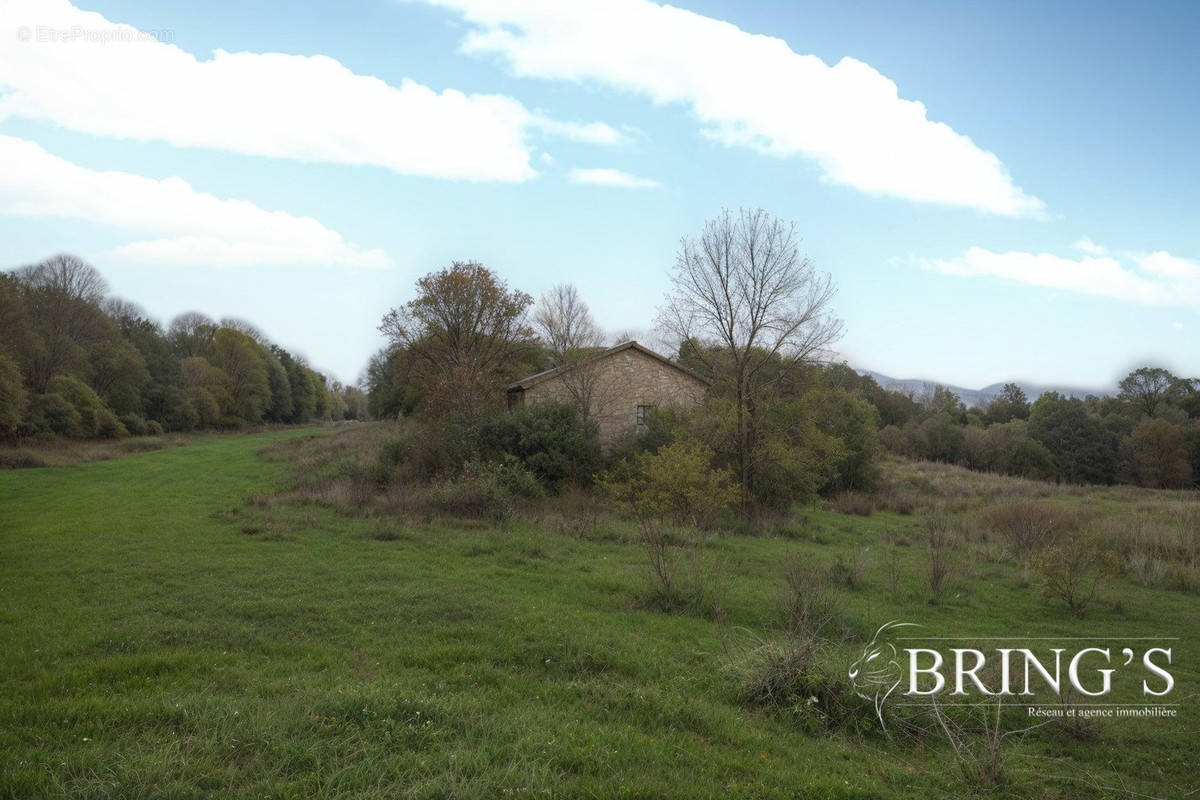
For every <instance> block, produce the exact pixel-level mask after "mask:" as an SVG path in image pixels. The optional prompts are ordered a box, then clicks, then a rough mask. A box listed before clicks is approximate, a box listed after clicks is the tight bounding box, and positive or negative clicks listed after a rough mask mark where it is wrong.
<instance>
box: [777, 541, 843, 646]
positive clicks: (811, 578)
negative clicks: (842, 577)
mask: <svg viewBox="0 0 1200 800" xmlns="http://www.w3.org/2000/svg"><path fill="white" fill-rule="evenodd" d="M785 578H786V579H787V593H786V594H785V595H784V618H785V622H786V627H787V631H788V632H789V633H790V634H791V635H793V636H796V637H799V638H802V639H813V638H817V637H821V636H825V635H827V634H828V632H829V631H828V629H829V628H831V627H835V626H836V625H837V624H838V622H839V620H840V618H841V613H840V611H839V609H838V603H837V595H836V593H835V592H834V590H833V587H832V586H831V585H830V581H829V578H828V577H827V575H826V574H825V573H824V572H822V571H821V570H819V569H817V568H816V566H815V565H814V564H812V562H811V561H809V560H807V559H803V558H796V559H795V560H794V561H792V563H791V564H790V565H789V566H788V568H787V571H786V572H785Z"/></svg>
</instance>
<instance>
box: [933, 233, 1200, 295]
mask: <svg viewBox="0 0 1200 800" xmlns="http://www.w3.org/2000/svg"><path fill="white" fill-rule="evenodd" d="M1096 247H1097V248H1098V249H1099V250H1101V251H1103V252H1107V250H1105V249H1104V248H1100V247H1099V245H1097V246H1096ZM922 264H923V265H924V266H925V267H927V268H929V269H933V270H936V271H938V272H942V273H945V274H947V275H965V276H991V277H996V278H1004V279H1006V280H1011V281H1016V282H1019V283H1027V284H1031V285H1034V286H1044V287H1047V288H1053V289H1063V290H1066V291H1071V292H1078V293H1081V294H1093V295H1101V296H1105V297H1114V298H1117V299H1120V300H1129V301H1133V302H1136V303H1141V304H1143V305H1151V306H1171V307H1185V308H1196V307H1200V263H1197V262H1195V261H1190V260H1188V259H1184V258H1179V257H1178V256H1173V255H1171V254H1170V253H1166V252H1161V251H1160V252H1155V253H1127V254H1124V255H1123V256H1122V257H1121V258H1118V257H1116V256H1111V255H1104V256H1092V255H1084V256H1082V257H1081V258H1079V259H1078V260H1076V259H1071V258H1064V257H1062V256H1058V255H1054V254H1051V253H1037V254H1034V253H1022V252H1007V253H993V252H991V251H989V250H985V249H983V248H982V247H971V248H969V249H968V250H967V251H966V252H965V253H964V254H963V255H961V256H959V257H958V258H955V259H950V260H940V259H927V260H925V261H923V262H922Z"/></svg>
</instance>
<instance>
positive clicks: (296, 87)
mask: <svg viewBox="0 0 1200 800" xmlns="http://www.w3.org/2000/svg"><path fill="white" fill-rule="evenodd" d="M3 7H4V21H3V23H0V119H3V118H5V117H12V116H17V117H27V118H31V119H39V120H48V121H51V122H54V123H57V124H59V125H62V126H64V127H67V128H70V129H72V130H75V131H81V132H84V133H90V134H96V135H101V136H115V137H120V138H127V139H135V140H139V141H145V140H160V141H165V142H169V143H171V144H173V145H177V146H181V147H205V148H213V149H218V150H229V151H233V152H237V153H245V154H249V155H259V156H271V157H278V158H291V159H299V160H304V161H327V162H335V163H341V164H371V165H376V166H382V167H386V168H389V169H392V170H395V171H396V172H400V173H405V174H412V175H425V176H430V177H435V178H447V179H458V180H473V181H492V180H494V181H523V180H527V179H530V178H533V177H535V176H536V175H537V173H536V171H535V170H534V168H533V167H532V166H531V164H530V154H531V148H530V146H529V145H528V144H527V142H526V138H527V134H528V133H529V132H530V131H537V130H540V131H542V132H544V133H546V134H549V135H555V136H567V137H569V138H572V139H577V140H581V141H585V142H593V143H596V142H599V143H614V142H617V141H621V140H622V139H623V138H624V137H623V135H622V134H621V133H619V132H618V131H616V130H615V129H614V128H612V127H610V126H608V125H604V124H603V123H587V124H583V123H572V122H556V121H554V120H550V119H548V118H546V117H545V116H544V115H541V114H535V113H532V112H530V111H529V110H527V109H526V108H525V107H524V106H523V105H522V104H521V103H519V102H518V101H516V100H514V99H512V98H510V97H506V96H503V95H496V94H471V95H467V94H463V93H462V92H460V91H456V90H454V89H446V90H444V91H441V92H438V91H435V90H433V89H430V88H429V87H426V86H422V85H421V84H419V83H416V82H414V81H411V80H404V81H402V82H401V83H400V85H399V86H391V85H389V84H387V83H385V82H384V81H382V80H380V79H379V78H375V77H371V76H368V75H358V74H355V73H354V72H351V71H350V70H349V69H347V68H346V67H345V66H343V65H342V64H341V63H340V62H338V61H336V60H335V59H332V58H329V57H327V56H320V55H316V56H300V55H285V54H282V53H228V52H225V51H223V50H217V51H216V52H215V53H214V55H213V57H212V58H211V59H209V60H207V61H201V60H198V59H197V58H196V57H195V56H193V55H192V54H190V53H188V52H186V51H184V50H182V49H180V48H179V47H177V46H175V45H173V44H169V43H166V42H164V41H160V40H156V39H154V38H153V37H151V36H145V35H143V36H141V37H139V38H137V40H136V41H125V40H122V39H121V37H127V38H128V37H138V34H139V32H138V31H137V30H136V29H135V28H132V27H130V26H128V25H120V24H116V23H113V22H110V21H109V20H107V19H105V18H104V17H103V16H101V15H100V14H97V13H93V12H88V11H82V10H80V9H77V8H75V7H74V6H72V5H71V4H70V3H69V2H66V0H4V4H3ZM88 34H92V35H88ZM97 34H99V35H97ZM106 39H108V40H107V41H106Z"/></svg>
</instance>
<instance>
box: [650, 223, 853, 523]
mask: <svg viewBox="0 0 1200 800" xmlns="http://www.w3.org/2000/svg"><path fill="white" fill-rule="evenodd" d="M672 284H673V285H674V291H673V293H672V294H671V295H670V296H669V297H668V300H667V303H666V305H665V306H664V307H663V308H662V309H661V310H660V313H659V319H658V326H659V329H660V330H661V331H662V333H663V335H664V338H667V339H669V340H672V341H674V342H675V343H677V344H678V345H680V346H681V347H682V346H684V345H685V344H688V343H690V344H692V345H696V346H693V347H690V348H688V349H689V351H690V354H691V355H692V356H694V357H695V358H697V359H698V360H700V361H701V362H702V363H704V364H705V366H706V367H707V368H708V369H709V371H710V372H712V373H713V374H714V375H716V376H717V377H718V379H719V380H722V381H725V382H727V383H728V384H729V385H730V388H731V390H732V391H731V394H732V397H733V400H734V414H735V415H736V420H735V426H736V428H735V433H736V437H737V441H736V458H737V464H736V466H737V469H738V473H739V479H740V482H741V487H742V502H743V505H745V504H746V503H747V502H748V500H749V495H750V490H751V488H752V485H753V461H754V453H755V450H756V445H757V442H756V433H755V425H754V421H755V420H754V416H755V412H756V408H757V407H758V401H759V400H760V399H761V396H762V394H763V392H764V390H765V387H766V386H767V385H768V384H769V383H771V382H772V381H775V380H778V378H779V376H780V375H783V374H786V372H787V371H788V369H789V368H790V367H793V366H796V365H799V364H802V363H805V362H813V361H818V360H821V359H823V358H825V357H826V356H827V355H828V348H829V347H830V345H832V344H833V343H834V342H835V341H837V339H839V338H840V337H841V334H842V324H841V322H840V321H839V320H837V319H836V318H835V317H834V316H833V315H832V314H831V312H830V309H829V305H830V302H831V301H832V299H833V296H834V292H835V289H834V285H833V282H832V279H831V278H830V277H829V276H828V275H827V274H823V273H820V272H818V271H817V270H816V269H815V267H814V266H813V264H812V262H810V261H809V260H808V259H807V258H805V257H802V256H801V255H800V252H799V248H798V240H797V237H796V226H795V224H794V223H787V222H784V221H782V220H780V219H779V218H777V217H775V216H772V215H771V214H768V213H767V212H765V211H763V210H762V209H754V210H748V209H741V210H739V211H738V212H737V213H736V214H735V213H732V212H730V211H729V210H725V211H723V212H722V213H721V215H720V216H719V217H717V218H716V219H713V220H709V221H708V222H707V223H706V224H705V226H704V230H703V232H702V233H701V234H700V237H699V238H698V239H690V238H686V237H685V238H684V239H683V240H682V242H681V244H680V248H679V253H678V255H677V256H676V260H675V271H674V275H673V276H672Z"/></svg>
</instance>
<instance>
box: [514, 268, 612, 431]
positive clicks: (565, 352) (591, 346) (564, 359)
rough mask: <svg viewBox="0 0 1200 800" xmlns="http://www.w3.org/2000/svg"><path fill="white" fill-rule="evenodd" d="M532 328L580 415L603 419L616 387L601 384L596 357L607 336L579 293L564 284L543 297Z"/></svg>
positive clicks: (539, 301) (605, 382) (572, 287)
mask: <svg viewBox="0 0 1200 800" xmlns="http://www.w3.org/2000/svg"><path fill="white" fill-rule="evenodd" d="M533 324H534V328H535V329H536V330H537V332H538V335H539V336H541V338H542V341H543V343H544V344H545V346H546V349H547V350H548V351H549V352H550V359H551V362H552V363H553V364H554V366H555V367H559V368H560V371H559V373H558V380H559V381H560V383H561V384H562V386H563V388H564V389H565V390H566V392H567V394H568V395H570V397H571V402H572V403H573V404H574V405H575V407H576V408H577V409H578V410H579V413H580V415H581V416H583V417H596V416H603V415H604V414H605V413H606V411H607V409H608V408H609V406H610V405H611V402H612V399H613V398H612V396H611V395H612V394H614V388H615V387H613V386H612V382H611V381H603V380H601V377H600V374H599V373H600V371H601V370H602V369H603V368H604V364H603V363H602V362H601V361H599V360H598V359H596V358H595V357H594V356H595V355H596V353H597V352H598V351H599V350H600V349H601V348H603V347H604V334H603V332H602V331H601V330H600V327H599V326H598V325H597V324H596V321H595V319H593V318H592V314H591V311H590V310H589V309H588V307H587V303H585V302H583V299H582V298H580V296H579V291H578V290H577V289H576V288H575V287H574V286H572V285H570V284H565V283H564V284H559V285H558V286H555V287H554V288H553V289H551V290H550V291H549V292H547V293H545V294H544V295H542V297H541V299H540V300H538V305H537V309H536V311H535V312H534V315H533Z"/></svg>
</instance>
